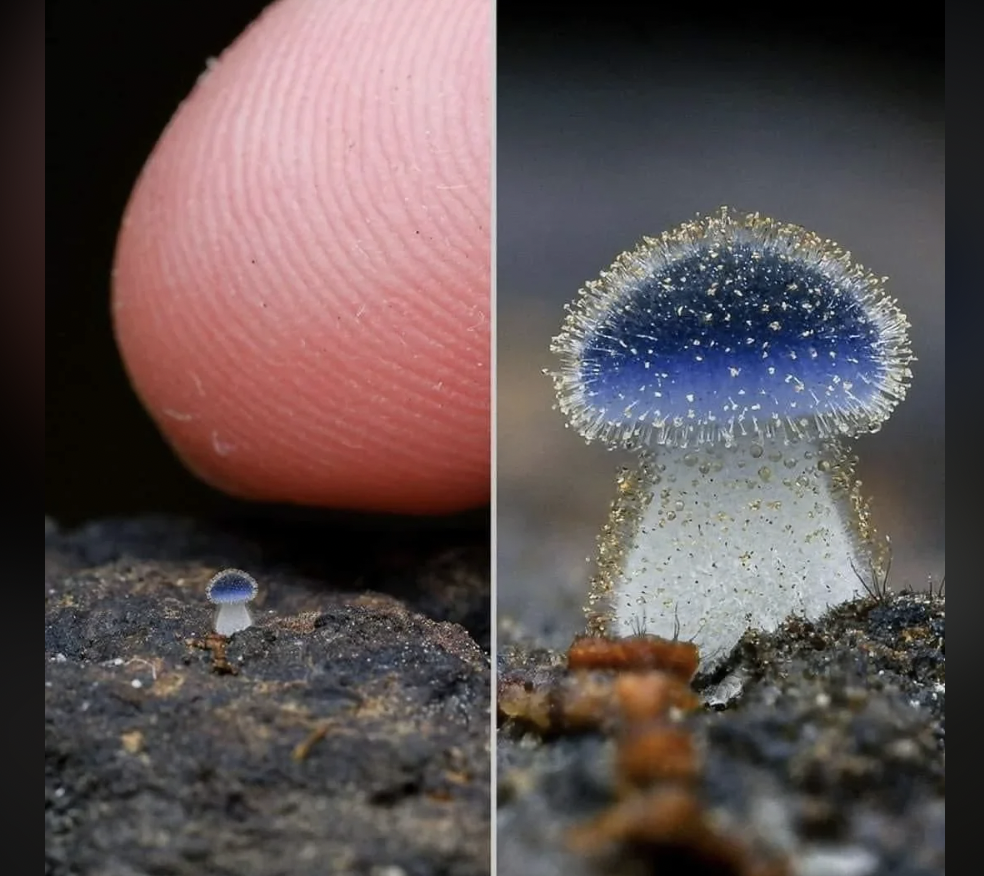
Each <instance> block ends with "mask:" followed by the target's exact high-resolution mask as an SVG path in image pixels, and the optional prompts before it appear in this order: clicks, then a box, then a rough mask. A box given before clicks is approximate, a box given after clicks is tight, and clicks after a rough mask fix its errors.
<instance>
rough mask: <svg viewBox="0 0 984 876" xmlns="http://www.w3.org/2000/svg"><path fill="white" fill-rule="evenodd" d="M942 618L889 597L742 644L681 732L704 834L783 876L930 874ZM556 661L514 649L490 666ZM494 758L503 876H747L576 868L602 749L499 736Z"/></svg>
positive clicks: (937, 608) (602, 798) (649, 864)
mask: <svg viewBox="0 0 984 876" xmlns="http://www.w3.org/2000/svg"><path fill="white" fill-rule="evenodd" d="M945 619H946V604H945V600H944V599H943V598H940V597H935V596H931V595H929V594H925V593H922V594H902V595H899V596H895V597H888V598H886V599H885V600H883V601H874V600H871V599H867V600H865V601H861V602H855V603H849V604H847V605H844V606H841V607H840V608H839V609H837V610H836V611H835V612H833V613H832V614H830V615H828V616H827V617H826V618H824V619H823V620H822V621H821V622H819V623H817V624H805V623H794V624H791V625H790V626H788V627H787V628H785V629H783V630H781V631H780V632H778V633H777V634H775V635H773V636H758V637H753V636H749V637H747V638H746V640H745V643H744V646H743V648H742V650H741V652H740V653H739V654H738V655H737V658H736V660H735V661H734V663H733V665H732V667H731V670H732V674H731V675H730V676H729V680H728V681H726V682H725V683H723V684H719V685H718V686H717V687H716V694H715V695H714V696H713V697H712V698H713V699H714V700H715V701H716V702H717V705H716V706H715V707H712V706H708V707H706V708H705V709H704V710H702V711H700V712H698V713H696V714H695V715H693V716H691V717H690V718H689V719H687V723H688V725H689V726H690V727H691V728H692V730H693V733H694V734H695V736H696V738H697V741H698V744H699V746H700V749H701V751H702V754H703V760H704V764H705V768H704V771H703V778H702V780H701V795H702V799H703V800H704V801H705V803H706V805H707V807H708V810H709V813H710V815H711V818H712V821H713V822H714V823H716V824H719V825H721V826H723V828H724V829H725V831H726V832H728V833H730V834H731V835H732V836H735V837H738V838H741V839H742V840H743V841H754V842H755V843H757V844H758V845H760V846H763V847H767V848H769V849H772V850H775V851H777V852H778V853H779V855H780V858H781V859H782V860H784V861H785V867H786V869H785V872H789V873H793V874H804V876H873V874H893V876H903V874H905V876H917V874H927V876H928V874H942V873H943V872H945V842H946V839H945V739H946V735H945V691H946V678H945V676H946V657H945ZM505 636H506V638H509V636H510V632H509V628H508V625H506V632H505ZM561 659H562V655H561V654H559V653H557V652H551V651H545V650H542V649H535V648H530V647H529V646H528V643H526V642H523V641H514V642H513V643H512V645H509V644H506V643H504V647H503V650H502V652H501V657H500V662H501V664H502V666H503V668H506V669H519V670H523V669H527V670H528V669H530V668H532V667H535V666H542V665H545V664H549V663H551V662H553V663H556V662H559V661H561ZM739 679H740V682H739ZM708 690H710V688H708V687H705V692H706V691H708ZM739 691H740V692H739ZM735 694H737V697H736V698H734V699H731V700H730V701H729V702H727V705H725V704H724V703H723V702H722V701H723V700H728V699H729V696H734V695H735ZM498 751H499V776H500V778H499V785H498V796H499V809H498V819H499V820H498V835H499V846H498V862H499V873H500V874H502V876H519V874H528V876H559V874H563V876H578V874H594V873H602V872H604V873H632V874H635V873H647V872H657V871H658V872H686V873H720V874H728V873H744V872H751V871H744V870H735V869H728V868H721V867H711V866H707V865H706V862H701V861H700V860H699V858H695V859H693V860H686V859H684V860H683V861H681V859H680V856H679V853H678V850H677V851H674V850H671V849H665V848H664V849H659V848H656V849H647V850H646V851H645V854H644V855H643V856H642V857H641V858H640V857H639V856H637V855H630V854H628V853H627V852H626V850H625V849H618V848H616V849H614V850H612V855H611V856H606V857H604V858H602V859H597V858H595V859H588V858H586V857H584V856H581V855H576V854H574V853H573V852H572V851H571V849H570V845H569V841H568V840H569V836H570V834H569V832H570V830H571V829H572V828H575V827H576V826H577V825H578V824H580V823H583V822H584V821H585V819H589V818H591V817H592V816H594V815H596V814H597V813H599V812H600V811H603V810H604V809H605V808H606V807H607V806H608V805H610V803H611V802H612V800H613V797H614V795H615V789H614V788H613V773H612V763H611V758H612V742H611V740H608V739H605V738H603V737H602V736H601V735H598V734H589V735H584V736H579V737H566V738H565V737H561V738H557V739H553V740H549V741H541V740H540V739H538V738H537V737H536V736H535V735H533V734H528V733H521V732H518V731H517V730H516V728H513V727H510V726H508V725H505V726H503V727H502V728H501V729H500V731H499V749H498ZM674 855H675V856H674ZM671 861H672V862H673V865H675V866H673V865H671V864H670V862H671ZM756 872H758V871H756ZM770 872H772V871H770Z"/></svg>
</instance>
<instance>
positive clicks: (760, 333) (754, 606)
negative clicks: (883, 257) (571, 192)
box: [551, 208, 913, 669]
mask: <svg viewBox="0 0 984 876" xmlns="http://www.w3.org/2000/svg"><path fill="white" fill-rule="evenodd" d="M908 327H909V326H908V322H907V320H906V318H905V316H904V315H903V313H902V312H901V311H900V310H899V308H898V307H897V305H896V303H895V302H894V300H893V299H891V298H890V297H889V296H888V295H887V294H886V293H885V291H884V286H883V281H882V279H879V278H877V277H875V276H874V275H872V274H871V273H869V272H868V271H866V270H865V269H864V268H862V267H861V266H859V265H857V264H856V263H854V262H853V261H852V260H851V257H850V254H849V253H847V252H845V251H844V250H842V249H841V248H840V247H838V246H837V245H836V244H833V243H831V242H830V241H826V240H823V239H821V238H820V237H818V236H817V235H816V234H813V233H811V232H809V231H806V230H804V229H803V228H800V227H798V226H795V225H787V224H782V223H779V222H776V221H774V220H771V219H767V218H764V217H761V216H759V215H758V214H754V213H753V214H741V213H735V212H732V211H730V210H728V209H726V208H722V209H721V210H720V211H719V212H718V213H716V214H714V215H712V216H710V217H698V218H697V219H694V220H692V221H690V222H687V223H684V224H683V225H681V226H679V227H678V228H676V229H673V230H672V231H669V232H666V233H664V234H663V235H661V236H660V237H658V238H646V239H644V241H643V242H642V244H641V245H640V246H638V247H637V248H636V249H634V250H631V251H629V252H626V253H623V254H622V255H621V256H619V257H618V259H617V260H616V261H615V263H614V264H613V265H612V266H611V268H609V269H608V270H607V271H605V272H603V273H602V275H601V277H600V278H599V279H598V280H595V281H593V282H591V283H588V284H587V285H586V286H585V288H584V289H582V290H581V294H580V296H579V297H578V299H577V300H576V301H575V302H574V304H573V305H572V306H570V307H569V309H568V316H567V318H566V321H565V324H564V326H563V330H562V332H561V334H560V335H559V336H558V337H557V338H555V339H554V343H553V345H552V348H551V349H552V350H553V352H554V353H555V354H556V355H557V356H558V357H559V360H560V366H559V369H558V370H557V371H556V372H554V373H553V374H552V376H553V378H554V382H555V386H556V390H557V396H558V400H559V406H560V408H561V409H562V410H563V412H564V413H565V414H566V415H567V417H568V419H569V422H570V425H571V426H572V427H573V428H575V429H577V430H578V431H579V432H580V433H581V434H582V435H584V436H585V438H586V439H588V440H589V441H590V440H600V441H604V442H606V443H607V444H609V445H610V446H612V447H625V448H631V449H636V450H640V451H641V459H640V461H639V465H638V467H637V468H636V469H634V470H631V469H626V470H623V471H622V473H621V474H620V476H619V479H618V493H617V497H616V500H615V502H614V503H613V506H612V512H611V515H610V517H609V521H608V523H607V525H606V527H605V529H604V531H603V532H602V535H601V537H600V539H599V552H598V561H597V567H598V569H597V574H596V577H595V580H594V582H593V585H592V592H591V596H590V603H589V606H588V614H589V618H590V627H591V629H592V630H593V631H594V632H598V633H603V634H607V635H613V636H624V635H630V634H633V633H639V632H647V633H654V634H658V635H663V636H667V637H671V636H674V635H680V636H681V637H683V638H688V639H692V640H693V641H694V642H695V643H696V644H697V645H698V646H699V647H700V650H701V654H702V655H703V657H702V666H703V668H705V669H706V668H708V667H709V666H712V665H713V664H714V663H716V662H719V661H720V660H721V659H723V658H724V657H726V656H727V654H728V653H729V652H730V651H731V649H732V648H733V646H734V645H735V644H736V643H737V641H738V640H739V639H740V637H741V636H742V635H743V633H744V632H745V630H746V629H748V628H749V627H750V626H751V627H755V628H759V629H766V630H769V629H773V628H775V627H776V626H777V625H778V624H779V623H781V622H782V621H783V620H784V619H785V618H786V617H788V616H789V615H791V614H798V615H803V616H806V617H808V618H815V617H817V616H819V615H820V614H822V613H823V611H824V610H825V609H826V608H827V607H829V606H830V605H832V604H836V603H838V602H841V601H844V600H846V599H850V598H851V597H852V596H853V595H854V594H855V593H856V591H857V590H858V588H859V586H860V584H859V580H858V574H869V573H871V572H872V570H875V572H877V570H878V568H879V565H880V564H881V563H882V562H883V561H884V548H883V543H882V542H881V541H880V540H879V539H877V538H876V534H875V532H874V530H873V528H872V526H871V522H870V519H869V511H868V505H867V503H866V501H865V500H864V498H863V497H862V496H861V495H860V491H859V484H858V483H857V480H856V478H855V476H854V465H853V458H852V457H851V456H850V455H849V453H848V449H847V445H846V442H845V439H848V438H850V437H852V436H854V435H857V434H860V433H864V432H873V431H875V430H877V429H878V428H879V427H880V426H881V424H882V423H883V422H884V420H885V419H886V418H887V417H888V416H889V414H890V413H891V412H892V410H893V409H894V407H895V406H896V404H897V403H898V402H899V401H900V400H902V399H903V398H904V396H905V394H906V390H907V387H908V383H909V379H910V376H911V373H910V369H909V365H910V362H911V361H912V358H913V357H912V352H911V348H910V344H909V339H908Z"/></svg>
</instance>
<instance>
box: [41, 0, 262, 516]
mask: <svg viewBox="0 0 984 876" xmlns="http://www.w3.org/2000/svg"><path fill="white" fill-rule="evenodd" d="M265 5H266V4H265V3H262V2H258V0H254V2H237V3H195V2H191V0H177V2H174V0H169V2H148V3H130V2H126V0H110V2H103V3H100V4H96V5H90V4H86V3H72V2H68V0H63V2H54V3H48V4H47V9H46V21H45V24H46V28H45V31H46V32H45V36H46V40H45V43H46V55H47V68H48V72H49V73H51V74H52V76H51V94H50V95H49V96H50V97H51V112H50V113H48V114H47V129H46V144H45V145H46V181H47V182H50V183H51V184H52V185H51V192H52V193H51V195H50V196H49V197H48V198H47V204H46V219H47V227H46V231H47V235H46V237H47V239H46V243H50V244H51V248H50V250H47V251H46V272H47V279H50V281H51V282H50V284H48V285H47V287H46V302H45V310H46V337H47V339H49V340H51V341H52V345H51V355H50V356H48V357H47V362H46V364H47V365H50V366H51V375H50V376H51V379H50V380H48V381H47V385H46V393H45V402H46V403H45V513H46V514H48V515H51V516H52V517H54V518H55V519H56V520H58V521H59V522H61V523H69V524H70V523H77V522H81V521H84V520H89V519H92V518H95V517H100V516H104V515H107V514H130V513H136V512H144V511H162V510H163V511H175V512H179V513H191V514H207V513H213V512H214V513H222V512H225V511H226V510H228V509H230V508H232V507H233V506H234V505H235V504H236V503H233V502H232V500H228V499H226V498H225V497H223V496H221V495H220V494H219V493H217V492H215V491H213V490H211V489H209V488H208V487H205V486H204V485H202V484H201V483H199V482H198V481H197V480H196V479H195V478H193V477H192V476H191V475H190V474H188V473H187V471H186V470H185V469H184V468H183V466H181V465H180V464H179V463H178V462H177V460H176V459H175V458H174V457H173V456H172V454H171V452H170V450H169V449H168V448H167V446H166V445H165V444H164V442H163V441H162V440H161V438H160V437H159V435H158V433H157V430H156V428H155V427H154V426H153V424H152V423H151V421H150V418H149V417H147V416H146V414H144V412H143V409H142V408H141V407H140V405H139V403H138V402H137V400H136V397H135V396H134V395H133V393H132V391H131V390H130V388H129V385H128V383H127V380H126V376H125V374H124V372H123V368H122V365H121V363H120V360H119V356H118V354H117V352H116V347H115V344H114V342H113V338H112V333H111V327H110V317H109V289H110V270H111V266H112V258H113V251H114V247H115V243H116V233H117V230H118V228H119V223H120V217H121V215H122V213H123V209H124V207H125V205H126V202H127V198H128V197H129V194H130V190H131V188H132V186H133V184H134V182H135V181H136V178H137V175H138V174H139V173H140V169H141V167H142V166H143V163H144V161H145V160H146V158H147V156H148V155H149V154H150V151H151V149H152V148H153V146H154V144H155V142H156V141H157V138H158V137H159V136H160V134H161V132H162V131H163V130H164V127H165V125H166V124H167V123H168V120H169V119H170V118H171V116H172V115H173V113H174V111H175V110H176V109H177V107H178V105H179V104H180V102H181V101H182V100H183V99H184V97H185V96H187V94H188V93H189V92H190V91H191V89H192V87H193V86H194V84H195V80H196V79H197V78H198V76H199V75H201V74H202V73H203V72H204V71H205V65H206V60H207V59H208V58H209V57H214V56H216V55H218V54H220V53H221V52H222V50H223V49H224V48H225V47H226V46H228V45H229V44H230V43H231V42H232V41H233V40H234V39H235V38H236V37H237V36H238V35H239V34H240V33H241V32H242V31H243V30H244V29H245V27H246V26H247V25H248V24H249V23H250V22H251V21H252V20H253V19H254V18H256V16H257V15H259V13H260V12H261V11H262V9H263V8H264V6H265Z"/></svg>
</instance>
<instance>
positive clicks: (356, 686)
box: [44, 519, 490, 876]
mask: <svg viewBox="0 0 984 876" xmlns="http://www.w3.org/2000/svg"><path fill="white" fill-rule="evenodd" d="M229 566H232V567H239V568H243V569H245V570H247V571H249V572H250V573H251V574H252V575H253V576H254V577H255V578H256V579H257V580H258V581H259V583H260V592H259V596H258V598H257V600H256V602H255V603H254V605H253V607H254V609H255V611H254V617H255V621H256V622H255V624H254V626H252V627H251V628H249V629H247V630H245V631H243V632H241V633H238V634H236V635H235V636H234V637H232V638H231V639H230V640H229V641H228V642H223V641H221V640H218V639H216V638H215V637H209V635H208V634H209V631H210V626H211V620H212V611H211V606H210V605H209V604H208V603H207V602H206V600H205V597H204V588H205V584H206V582H207V581H208V579H209V578H210V577H211V575H212V574H214V573H215V572H216V571H218V570H219V569H222V568H225V567H229ZM488 568H489V560H488V528H487V521H485V520H479V521H477V523H476V522H475V521H471V522H467V523H465V524H462V525H461V526H457V527H455V526H450V527H448V526H445V527H442V526H432V527H430V528H427V527H424V528H422V529H421V528H415V527H414V526H413V525H410V526H408V527H405V528H403V529H400V528H398V527H397V528H392V527H391V528H388V529H387V528H386V527H384V528H382V529H379V528H378V527H377V526H375V525H374V524H371V523H365V522H363V523H360V524H356V525H350V524H341V523H340V524H338V525H332V526H327V527H325V526H317V527H308V528H305V527H303V526H297V525H286V526H281V527H277V528H271V527H270V526H268V525H265V524H259V525H254V526H238V527H233V528H232V530H229V529H227V528H215V527H210V526H206V525H203V524H200V523H195V522H189V521H182V520H174V519H148V520H137V521H106V522H103V523H96V524H91V525H88V526H86V527H83V528H81V529H79V530H76V531H74V532H67V533H63V532H59V531H58V528H57V526H55V525H54V524H53V523H51V522H50V521H47V520H46V522H45V584H44V586H45V873H46V874H52V876H54V874H74V873H91V874H101V876H117V874H118V876H124V874H126V876H132V874H144V873H148V874H196V876H198V874H209V873H220V874H221V873H228V874H237V876H244V874H264V876H266V874H279V873H283V874H307V873H311V874H323V873H329V872H331V873H345V874H348V873H352V874H374V876H401V874H407V876H414V874H420V876H424V874H461V876H465V874H485V873H488V872H489V848H490V840H489V832H490V801H489V789H490V765H489V757H490V747H489V727H490V716H489V701H490V665H489V650H488V649H489V611H488V606H489V575H488Z"/></svg>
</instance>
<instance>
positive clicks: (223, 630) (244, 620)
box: [213, 602, 253, 636]
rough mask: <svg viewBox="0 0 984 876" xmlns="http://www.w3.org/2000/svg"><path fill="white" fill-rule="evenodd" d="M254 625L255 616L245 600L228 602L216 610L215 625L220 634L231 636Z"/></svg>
mask: <svg viewBox="0 0 984 876" xmlns="http://www.w3.org/2000/svg"><path fill="white" fill-rule="evenodd" d="M252 625H253V616H252V615H251V614H250V612H249V608H248V607H247V605H246V603H245V602H226V603H223V604H221V605H220V606H219V607H218V609H217V610H216V612H215V621H214V623H213V627H214V629H215V632H217V633H218V634H219V635H220V636H231V635H232V634H233V633H238V632H240V631H241V630H245V629H247V628H248V627H251V626H252Z"/></svg>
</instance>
